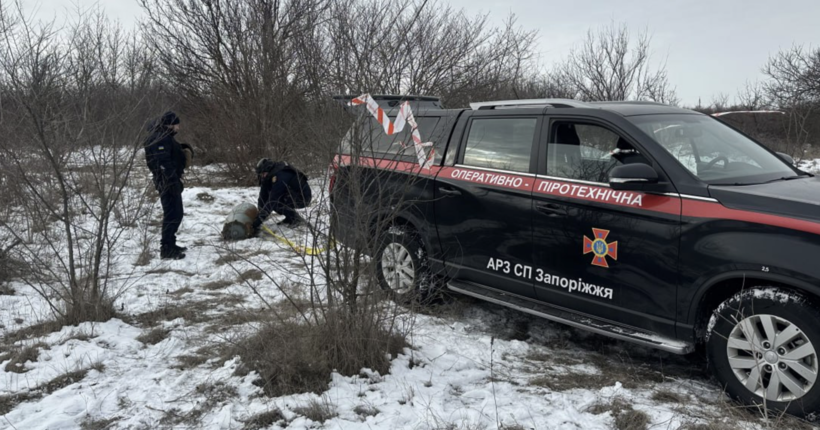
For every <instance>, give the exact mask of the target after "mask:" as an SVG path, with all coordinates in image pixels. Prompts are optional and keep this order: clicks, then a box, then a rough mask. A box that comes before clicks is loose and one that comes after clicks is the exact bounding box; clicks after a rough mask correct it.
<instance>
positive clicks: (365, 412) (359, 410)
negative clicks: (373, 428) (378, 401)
mask: <svg viewBox="0 0 820 430" xmlns="http://www.w3.org/2000/svg"><path fill="white" fill-rule="evenodd" d="M353 412H355V413H356V415H359V416H361V417H375V416H376V415H378V414H379V413H381V411H380V410H378V409H376V408H375V407H374V406H372V405H358V406H356V407H355V408H353Z"/></svg>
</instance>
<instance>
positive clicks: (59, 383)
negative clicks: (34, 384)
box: [43, 369, 88, 394]
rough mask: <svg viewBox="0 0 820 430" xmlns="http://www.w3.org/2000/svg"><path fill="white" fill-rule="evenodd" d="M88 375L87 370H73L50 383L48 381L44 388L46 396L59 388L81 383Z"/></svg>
mask: <svg viewBox="0 0 820 430" xmlns="http://www.w3.org/2000/svg"><path fill="white" fill-rule="evenodd" d="M87 374H88V369H80V370H75V371H73V372H68V373H64V374H62V375H60V376H58V377H56V378H54V379H52V380H51V381H49V382H48V383H47V384H46V385H45V386H44V387H43V389H44V391H45V393H46V394H51V393H53V392H55V391H57V390H59V389H61V388H65V387H68V386H69V385H71V384H74V383H77V382H80V381H82V379H83V378H85V375H87Z"/></svg>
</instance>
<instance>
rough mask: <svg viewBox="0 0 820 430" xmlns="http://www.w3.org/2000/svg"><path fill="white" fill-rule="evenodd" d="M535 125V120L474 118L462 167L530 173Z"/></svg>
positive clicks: (536, 120)
mask: <svg viewBox="0 0 820 430" xmlns="http://www.w3.org/2000/svg"><path fill="white" fill-rule="evenodd" d="M537 122H538V119H537V118H476V119H473V120H472V123H471V124H470V131H469V134H468V136H467V146H466V148H465V149H464V162H463V164H465V165H468V166H476V167H488V168H492V169H500V170H510V171H514V172H529V170H530V157H531V154H532V145H533V139H534V137H535V126H536V123H537Z"/></svg>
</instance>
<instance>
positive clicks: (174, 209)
mask: <svg viewBox="0 0 820 430" xmlns="http://www.w3.org/2000/svg"><path fill="white" fill-rule="evenodd" d="M180 188H181V187H168V188H166V189H165V190H163V192H162V193H160V195H159V199H160V202H162V240H161V241H160V244H161V245H162V247H163V248H167V247H172V246H175V245H176V244H177V231H178V230H179V225H180V224H181V223H182V191H181V189H180Z"/></svg>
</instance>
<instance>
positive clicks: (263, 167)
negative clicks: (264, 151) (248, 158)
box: [256, 158, 275, 175]
mask: <svg viewBox="0 0 820 430" xmlns="http://www.w3.org/2000/svg"><path fill="white" fill-rule="evenodd" d="M274 164H275V163H274V162H273V161H271V160H270V159H267V158H261V159H259V162H258V163H256V174H257V175H261V174H262V173H264V172H268V171H270V170H271V169H272V168H273V165H274Z"/></svg>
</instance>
